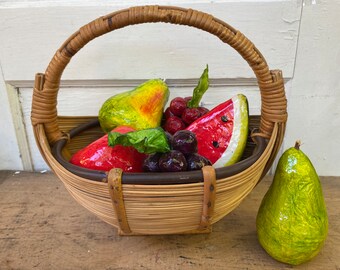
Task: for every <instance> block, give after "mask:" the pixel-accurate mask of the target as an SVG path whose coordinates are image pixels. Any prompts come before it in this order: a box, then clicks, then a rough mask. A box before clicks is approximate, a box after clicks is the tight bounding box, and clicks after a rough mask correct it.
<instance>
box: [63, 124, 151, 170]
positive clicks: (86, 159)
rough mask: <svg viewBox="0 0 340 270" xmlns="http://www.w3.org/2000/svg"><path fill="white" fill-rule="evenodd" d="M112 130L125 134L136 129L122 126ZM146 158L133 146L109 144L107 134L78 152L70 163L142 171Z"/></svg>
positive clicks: (94, 168) (105, 168)
mask: <svg viewBox="0 0 340 270" xmlns="http://www.w3.org/2000/svg"><path fill="white" fill-rule="evenodd" d="M112 131H115V132H119V133H122V134H124V133H127V132H130V131H134V129H133V128H130V127H126V126H120V127H117V128H115V129H113V130H112ZM145 158H146V155H145V154H142V153H139V152H138V151H137V150H136V149H135V148H134V147H132V146H122V145H116V146H114V147H111V146H109V145H108V135H107V134H106V135H104V136H103V137H101V138H99V139H98V140H96V141H94V142H92V143H91V144H89V145H88V146H86V147H85V148H83V149H81V150H79V151H78V152H76V153H75V154H74V155H73V156H72V157H71V159H70V163H72V164H74V165H77V166H80V167H84V168H87V169H92V170H102V171H109V170H111V169H112V168H120V169H122V170H123V171H124V172H142V171H143V169H142V165H143V161H144V159H145Z"/></svg>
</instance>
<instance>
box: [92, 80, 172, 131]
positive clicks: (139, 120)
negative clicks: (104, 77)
mask: <svg viewBox="0 0 340 270" xmlns="http://www.w3.org/2000/svg"><path fill="white" fill-rule="evenodd" d="M168 98H169V88H168V86H167V84H166V83H165V82H164V81H163V80H160V79H152V80H148V81H146V82H144V83H142V84H141V85H139V86H137V87H136V88H134V89H133V90H130V91H126V92H123V93H120V94H117V95H114V96H112V97H110V98H109V99H107V100H106V101H105V102H104V104H103V105H102V107H101V108H100V110H99V113H98V120H99V123H100V126H101V127H102V129H103V130H104V131H105V132H110V131H111V130H112V129H114V128H116V127H118V126H129V127H131V128H133V129H135V130H141V129H147V128H156V127H158V126H159V125H160V124H161V120H162V116H163V110H164V106H165V104H166V103H167V101H168Z"/></svg>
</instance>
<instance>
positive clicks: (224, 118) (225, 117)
mask: <svg viewBox="0 0 340 270" xmlns="http://www.w3.org/2000/svg"><path fill="white" fill-rule="evenodd" d="M221 120H222V122H224V123H226V122H228V117H227V116H225V115H223V116H222V117H221Z"/></svg>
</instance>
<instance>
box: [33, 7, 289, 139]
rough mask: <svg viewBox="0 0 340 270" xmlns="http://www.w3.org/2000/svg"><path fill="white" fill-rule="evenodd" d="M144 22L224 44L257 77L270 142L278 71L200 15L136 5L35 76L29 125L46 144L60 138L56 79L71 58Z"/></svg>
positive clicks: (91, 30) (82, 36)
mask: <svg viewBox="0 0 340 270" xmlns="http://www.w3.org/2000/svg"><path fill="white" fill-rule="evenodd" d="M147 22H166V23H173V24H181V25H188V26H192V27H196V28H198V29H201V30H204V31H207V32H209V33H211V34H213V35H215V36H217V37H218V38H219V39H220V40H221V41H222V42H224V43H227V44H229V45H230V46H231V47H233V48H234V49H235V50H236V51H237V52H238V53H239V54H240V55H241V56H242V57H243V58H244V59H245V60H246V61H247V62H248V64H249V66H250V67H251V68H252V69H253V71H254V73H255V75H256V78H257V81H258V85H259V88H260V91H261V97H262V99H261V100H262V106H261V124H260V133H261V134H263V136H266V137H269V136H270V135H271V132H272V129H273V125H274V123H275V122H283V123H284V122H286V118H287V114H286V108H287V104H286V98H285V91H284V84H283V79H282V75H281V72H280V71H270V70H269V68H268V65H267V63H266V61H265V59H264V57H263V56H262V55H261V53H260V52H259V51H258V50H257V49H256V47H255V46H254V44H253V43H252V42H251V41H249V40H248V39H247V38H246V37H245V36H244V35H243V34H242V33H241V32H239V31H237V30H235V29H234V28H232V27H231V26H229V25H228V24H226V23H225V22H223V21H221V20H218V19H216V18H214V17H213V16H211V15H209V14H206V13H203V12H200V11H196V10H192V9H184V8H178V7H167V6H140V7H131V8H129V9H124V10H120V11H117V12H114V13H111V14H109V15H107V16H103V17H100V18H98V19H96V20H94V21H92V22H90V23H88V24H87V25H85V26H83V27H82V28H80V30H78V31H77V32H75V33H74V34H73V35H72V36H70V37H69V38H68V39H67V40H66V41H65V42H64V44H63V45H62V46H61V47H60V48H59V50H57V52H56V53H55V55H54V57H53V58H52V60H51V62H50V64H49V65H48V67H47V69H46V72H45V74H37V76H36V82H35V89H34V93H33V103H32V114H31V118H32V124H33V125H34V126H35V125H37V124H43V125H44V128H45V132H46V135H47V138H48V140H49V142H50V143H51V144H53V143H54V142H55V141H57V140H59V139H60V138H61V137H62V136H63V134H62V133H61V131H60V129H59V126H58V123H57V108H56V106H57V95H58V90H59V85H60V79H61V75H62V73H63V71H64V69H65V67H66V66H67V64H68V63H69V61H70V60H71V58H72V57H73V56H74V55H75V54H76V53H77V52H78V51H79V50H80V49H81V48H82V47H83V46H84V45H86V44H87V43H88V42H89V41H91V40H92V39H94V38H96V37H98V36H101V35H103V34H105V33H108V32H110V31H113V30H116V29H119V28H122V27H125V26H128V25H133V24H141V23H147Z"/></svg>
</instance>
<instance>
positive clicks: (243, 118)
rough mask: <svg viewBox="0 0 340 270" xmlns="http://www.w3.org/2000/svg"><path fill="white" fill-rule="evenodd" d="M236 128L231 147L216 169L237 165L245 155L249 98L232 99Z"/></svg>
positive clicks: (239, 95) (238, 96)
mask: <svg viewBox="0 0 340 270" xmlns="http://www.w3.org/2000/svg"><path fill="white" fill-rule="evenodd" d="M232 101H233V105H234V106H233V107H234V126H233V132H232V135H231V138H230V142H229V145H228V147H227V149H226V150H225V152H224V153H223V154H222V156H221V157H220V158H219V159H218V160H217V161H216V162H215V163H214V164H213V166H214V167H215V168H219V167H225V166H229V165H232V164H235V163H237V162H238V161H239V160H240V159H241V158H242V155H243V152H244V149H245V148H246V144H247V138H248V125H249V109H248V100H247V97H246V96H245V95H243V94H238V95H236V96H234V97H232Z"/></svg>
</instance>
